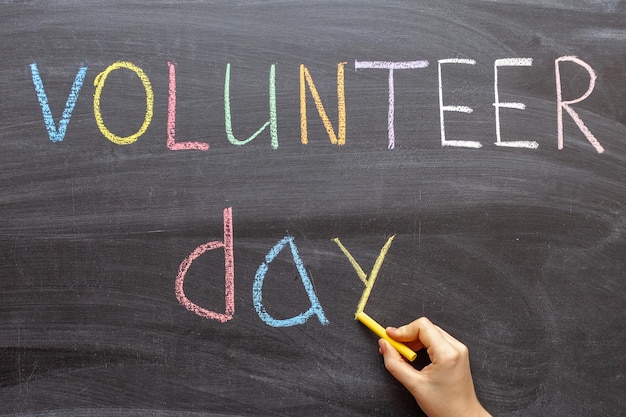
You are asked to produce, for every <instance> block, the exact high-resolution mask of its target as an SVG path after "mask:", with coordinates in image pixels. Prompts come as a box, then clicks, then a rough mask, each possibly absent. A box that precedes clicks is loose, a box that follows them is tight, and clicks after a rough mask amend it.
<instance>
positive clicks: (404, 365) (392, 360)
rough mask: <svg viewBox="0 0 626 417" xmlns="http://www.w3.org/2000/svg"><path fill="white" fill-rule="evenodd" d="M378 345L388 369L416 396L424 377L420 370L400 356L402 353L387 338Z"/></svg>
mask: <svg viewBox="0 0 626 417" xmlns="http://www.w3.org/2000/svg"><path fill="white" fill-rule="evenodd" d="M378 347H379V350H380V353H381V354H382V355H383V360H384V362H385V368H387V371H389V373H390V374H391V375H393V377H394V378H396V379H397V380H398V381H399V382H400V383H401V384H402V385H404V386H405V388H406V389H408V390H409V391H410V392H411V394H413V396H415V394H416V393H417V390H418V388H419V383H420V381H421V379H422V375H421V374H420V372H419V371H418V370H417V369H415V368H414V367H413V366H412V365H410V364H409V363H408V362H407V361H405V360H404V358H403V357H402V356H400V353H398V351H397V350H395V349H394V347H393V346H391V344H390V343H389V342H387V341H386V340H385V339H380V340H379V341H378Z"/></svg>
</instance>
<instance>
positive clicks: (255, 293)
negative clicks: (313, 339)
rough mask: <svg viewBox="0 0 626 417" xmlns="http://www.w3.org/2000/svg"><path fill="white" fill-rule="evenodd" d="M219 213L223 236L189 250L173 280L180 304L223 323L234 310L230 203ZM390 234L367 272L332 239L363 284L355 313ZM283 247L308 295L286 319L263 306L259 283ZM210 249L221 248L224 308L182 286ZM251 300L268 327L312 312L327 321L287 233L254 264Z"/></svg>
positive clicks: (297, 321)
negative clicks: (190, 294) (208, 304)
mask: <svg viewBox="0 0 626 417" xmlns="http://www.w3.org/2000/svg"><path fill="white" fill-rule="evenodd" d="M223 217H224V239H223V240H221V241H219V240H217V241H212V242H207V243H204V244H202V245H200V246H198V247H197V248H196V249H194V250H193V251H192V252H191V254H190V255H189V256H187V257H186V258H185V259H184V260H183V261H182V262H181V264H180V267H179V269H178V275H177V276H176V283H175V293H176V298H177V299H178V301H179V302H180V304H182V305H183V306H184V307H185V308H186V309H187V310H189V311H191V312H193V313H195V314H196V315H198V316H200V317H203V318H207V319H212V320H218V321H220V322H221V323H225V322H227V321H229V320H231V319H232V318H233V316H234V314H235V259H234V252H233V243H234V235H233V211H232V207H228V208H226V209H224V213H223ZM394 238H395V235H394V236H391V237H390V238H388V239H387V242H385V244H384V245H383V247H382V249H381V250H380V252H379V255H378V257H377V258H376V261H375V262H374V266H373V267H372V270H371V271H370V273H369V274H367V273H365V272H364V271H363V268H362V267H361V266H360V265H359V263H358V262H357V261H356V259H355V258H354V257H353V256H352V254H351V253H350V251H349V250H348V249H347V248H346V247H345V246H344V245H343V244H342V243H341V241H340V240H339V238H334V239H333V242H335V243H336V244H337V246H338V247H339V249H340V250H341V252H343V254H344V255H345V256H346V257H347V258H348V261H349V262H350V264H351V265H352V267H353V268H354V270H355V271H356V274H357V276H358V277H359V279H360V280H361V282H362V283H363V285H365V289H364V290H363V293H362V295H361V299H360V300H359V303H358V305H357V310H356V312H355V317H356V315H357V314H359V313H362V312H363V310H364V309H365V305H366V304H367V301H368V299H369V297H370V294H371V292H372V288H373V287H374V283H375V281H376V277H377V276H378V272H379V271H380V268H381V267H382V264H383V261H384V259H385V256H386V255H387V251H388V250H389V248H390V247H391V243H392V242H393V239H394ZM287 247H289V251H290V252H291V257H292V260H293V263H294V265H295V267H296V270H297V271H298V275H299V276H300V280H301V282H302V285H303V287H304V291H305V292H306V294H307V296H308V299H309V302H310V306H309V308H308V309H307V310H306V311H304V312H302V313H300V314H298V315H296V316H294V317H291V318H287V319H276V318H274V317H273V316H272V315H271V314H270V313H268V311H267V309H266V308H265V305H264V302H263V284H264V282H265V277H266V275H267V273H268V271H269V268H270V266H271V263H272V262H273V261H274V260H275V259H276V257H277V256H278V255H279V254H280V252H282V251H283V250H284V249H286V248H287ZM212 250H223V251H224V255H223V257H224V304H225V309H224V312H218V311H214V310H210V309H208V308H205V307H202V306H200V305H199V304H198V303H195V302H193V301H191V300H190V299H189V298H188V297H187V295H186V293H185V289H184V284H185V278H186V277H187V273H188V272H189V269H190V268H191V266H192V264H193V262H194V261H196V260H198V258H200V257H201V256H208V255H209V254H208V252H210V251H212ZM252 301H253V304H254V309H255V310H256V312H257V314H258V316H259V318H260V319H261V320H263V322H264V323H266V324H267V325H269V326H271V327H291V326H297V325H300V324H303V323H305V322H306V321H308V320H309V318H311V317H313V316H316V317H317V319H318V320H319V321H320V323H321V324H323V325H327V324H329V321H328V319H327V318H326V315H325V314H324V309H323V307H322V305H321V303H320V301H319V299H318V297H317V294H316V292H315V289H314V287H313V284H312V282H311V278H310V277H309V275H308V273H307V269H306V268H305V266H304V262H303V261H302V258H301V256H300V254H299V252H298V247H297V246H296V243H295V239H294V237H293V236H289V235H287V236H285V237H284V238H282V239H281V240H280V241H278V242H277V243H276V244H275V245H274V246H273V247H272V248H271V249H270V250H269V252H268V253H267V255H266V256H265V260H264V261H263V262H262V263H261V265H260V266H259V267H258V269H257V271H256V274H255V277H254V282H253V284H252Z"/></svg>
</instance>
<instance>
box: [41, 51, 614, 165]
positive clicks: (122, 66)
mask: <svg viewBox="0 0 626 417" xmlns="http://www.w3.org/2000/svg"><path fill="white" fill-rule="evenodd" d="M532 62H533V60H532V58H502V59H496V60H495V61H494V64H493V74H494V76H493V80H494V82H493V91H494V101H493V103H492V104H493V106H494V111H495V142H494V144H495V145H496V146H501V147H513V148H527V149H536V148H538V146H539V145H538V143H537V142H536V141H532V140H528V141H507V140H505V139H503V138H502V133H501V124H502V117H501V110H502V109H514V110H524V109H525V108H526V106H525V104H524V103H520V102H501V101H500V99H499V96H500V88H501V86H500V85H499V80H498V74H499V71H500V68H502V67H530V66H532ZM563 62H569V63H572V64H575V65H579V66H580V67H581V68H582V69H584V70H585V71H586V72H587V73H588V75H589V84H588V87H587V90H586V91H585V93H584V94H582V95H581V96H580V97H578V98H575V99H571V100H563V94H562V89H563V88H562V83H561V69H560V65H561V63H563ZM345 65H346V62H340V63H338V64H337V126H336V129H335V127H334V126H333V124H332V122H331V120H330V118H329V117H328V114H327V112H326V108H325V107H324V104H323V102H322V99H321V97H320V95H319V92H318V90H317V88H316V86H315V83H314V81H313V77H312V76H311V74H310V71H309V69H308V68H307V67H306V66H305V65H304V64H301V65H300V92H299V98H300V141H301V143H302V144H304V145H306V144H307V143H308V140H309V139H308V128H307V126H308V120H307V89H308V91H309V94H310V96H311V97H312V98H313V103H314V104H315V107H316V108H317V112H318V114H319V117H320V118H321V121H322V123H323V125H324V127H325V129H326V132H327V134H328V137H329V139H330V142H331V143H332V144H333V145H339V146H342V145H345V144H346V99H345V82H344V78H345V77H344V67H345ZM428 65H429V62H428V61H424V60H422V61H401V62H388V61H355V62H354V69H355V71H356V70H381V69H382V70H386V71H387V72H388V100H389V105H388V115H387V132H388V138H387V139H388V142H387V147H388V149H393V148H394V147H395V143H396V138H395V116H394V115H395V93H394V88H395V83H394V72H395V71H398V70H416V69H421V68H426V67H427V66H428ZM449 65H470V66H473V65H476V61H475V60H473V59H461V58H448V59H440V60H438V61H437V74H438V78H437V86H438V92H439V121H440V131H441V146H442V147H446V146H447V147H462V148H480V147H482V143H480V142H478V141H470V140H449V139H447V138H446V129H445V114H446V113H448V112H461V113H472V111H473V109H472V108H471V107H469V106H465V105H462V103H457V104H450V103H449V101H450V98H449V96H450V95H451V94H449V93H445V92H444V84H445V83H444V74H445V67H447V66H449ZM167 66H168V75H169V85H168V105H167V141H166V144H167V147H168V149H170V150H173V151H177V150H197V151H208V150H209V144H208V143H205V142H198V141H177V139H176V63H173V62H168V63H167ZM30 69H31V74H32V80H33V84H34V87H35V92H36V93H37V98H38V101H39V105H40V107H41V112H42V115H43V121H44V124H45V127H46V130H47V132H48V137H49V138H50V140H51V141H52V142H61V141H63V140H64V138H65V135H66V132H67V129H68V127H69V124H70V120H71V118H72V112H73V110H74V106H75V105H76V102H77V100H78V97H79V94H80V91H81V90H82V88H83V83H84V80H85V75H86V73H87V70H88V67H87V66H82V67H80V68H79V69H78V71H77V72H76V75H75V77H74V82H73V83H72V87H71V90H70V93H69V95H68V97H67V101H66V104H65V109H64V110H63V113H62V115H61V117H60V119H59V121H58V124H55V121H54V117H53V115H52V111H51V109H50V106H49V104H48V96H47V94H46V90H45V88H44V82H43V80H42V77H41V75H40V71H39V67H38V65H37V63H36V62H33V63H32V64H31V65H30ZM119 70H127V71H132V72H133V73H135V74H136V75H137V77H138V78H139V79H140V80H141V83H142V85H143V88H144V90H145V99H146V100H145V115H144V119H143V122H142V123H141V126H140V128H139V129H138V130H137V131H136V132H135V133H133V134H131V135H128V136H119V135H117V134H115V133H114V132H111V131H110V130H109V129H108V128H107V126H106V123H105V121H104V119H103V117H102V112H101V109H100V105H101V103H100V101H101V96H102V91H103V90H104V88H105V84H106V80H107V78H108V77H109V76H110V74H111V73H112V72H114V71H119ZM554 71H555V80H556V86H555V95H556V110H557V116H556V119H557V120H556V125H557V148H558V149H559V150H561V149H563V142H564V137H563V136H564V130H563V112H564V111H565V112H567V114H568V115H569V116H570V117H571V118H572V119H573V120H574V122H575V123H576V125H577V126H578V128H579V129H580V131H581V132H582V133H583V134H584V136H585V138H586V139H587V140H588V141H589V143H590V144H591V146H592V147H593V149H594V150H595V151H596V152H598V153H602V152H604V148H603V147H602V145H601V144H600V142H599V141H598V139H597V138H596V137H595V136H594V135H593V133H592V132H591V131H590V130H589V128H587V126H586V125H585V123H584V122H583V120H582V119H581V117H580V116H579V114H578V113H577V112H576V110H574V108H573V107H572V105H573V104H577V103H580V102H582V101H583V100H585V99H586V98H587V97H589V95H590V94H591V92H592V91H593V89H594V87H595V83H596V78H597V76H596V73H595V71H594V70H593V68H592V67H591V65H589V64H588V63H586V62H585V61H583V60H582V59H580V58H578V57H576V56H562V57H559V58H557V59H556V60H555V63H554ZM230 78H231V68H230V64H226V71H225V76H224V130H225V133H226V137H227V139H228V141H229V142H230V143H231V144H233V145H236V146H243V145H246V144H247V143H249V142H250V141H252V140H253V139H255V138H256V137H257V136H258V135H259V134H260V133H262V132H264V131H265V130H269V136H270V146H271V147H272V148H273V149H278V147H279V143H278V123H277V105H276V65H274V64H272V65H270V68H269V77H268V80H269V83H268V84H269V94H268V97H269V99H268V113H269V117H268V120H267V121H266V122H265V123H264V124H263V125H262V126H260V127H259V128H258V130H257V131H256V132H254V133H252V134H251V135H250V136H249V137H247V138H245V139H242V138H237V137H235V135H234V134H233V120H232V113H231V98H230ZM94 87H95V91H94V94H93V112H94V117H95V120H96V124H97V126H98V129H99V130H100V132H101V133H102V135H103V136H104V137H105V138H107V139H108V140H110V141H111V142H113V143H116V144H118V145H128V144H131V143H134V142H136V141H137V140H138V139H139V138H140V137H141V136H142V135H143V134H144V133H145V132H146V130H147V129H148V127H149V126H150V123H151V122H152V116H153V110H154V94H153V90H152V84H151V83H150V79H149V77H148V75H147V74H146V73H145V72H144V71H143V70H142V69H141V68H140V67H139V66H137V65H135V64H133V63H131V62H126V61H118V62H115V63H113V64H111V65H109V66H108V67H107V68H106V69H104V71H102V72H100V73H99V74H98V75H97V76H96V77H95V80H94Z"/></svg>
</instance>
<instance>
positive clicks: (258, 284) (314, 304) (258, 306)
mask: <svg viewBox="0 0 626 417" xmlns="http://www.w3.org/2000/svg"><path fill="white" fill-rule="evenodd" d="M287 244H289V247H290V248H291V256H292V257H293V262H294V263H295V264H296V268H297V269H298V274H299V275H300V278H301V279H302V285H304V289H305V290H306V293H307V295H308V296H309V301H310V302H311V307H310V308H309V309H308V310H307V311H305V312H304V313H301V314H299V315H297V316H295V317H292V318H290V319H284V320H279V319H275V318H273V317H272V316H270V315H269V314H268V312H267V311H266V310H265V307H264V306H263V295H262V292H263V280H264V279H265V274H266V273H267V270H268V269H269V264H270V263H271V262H272V261H273V260H274V259H275V258H276V256H278V254H279V253H280V251H281V250H283V248H284V247H285V246H286V245H287ZM252 298H253V299H254V308H255V310H256V312H257V314H258V315H259V317H260V318H261V320H263V321H264V322H265V323H266V324H268V325H269V326H272V327H290V326H296V325H298V324H303V323H304V322H306V321H307V320H308V319H309V317H311V316H312V315H313V314H315V315H317V318H318V319H319V321H320V322H321V323H322V324H328V320H327V319H326V316H325V315H324V310H323V309H322V306H321V305H320V302H319V300H318V299H317V296H316V295H315V290H314V289H313V284H311V280H310V279H309V276H308V275H307V273H306V268H305V267H304V264H303V262H302V259H300V255H298V249H297V248H296V244H295V243H294V242H293V237H292V236H286V237H285V238H283V240H281V241H280V242H278V243H277V244H276V245H274V247H273V248H272V249H270V251H269V252H268V254H267V255H266V256H265V262H263V263H262V264H261V265H260V266H259V269H257V271H256V275H255V277H254V284H253V286H252Z"/></svg>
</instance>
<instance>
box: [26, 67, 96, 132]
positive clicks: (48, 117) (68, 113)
mask: <svg viewBox="0 0 626 417" xmlns="http://www.w3.org/2000/svg"><path fill="white" fill-rule="evenodd" d="M30 72H31V73H32V75H33V84H35V92H36V93H37V98H38V99H39V105H40V106H41V113H42V114H43V122H44V123H45V125H46V129H47V130H48V137H50V140H51V141H52V142H61V141H63V138H65V131H66V130H67V125H69V124H70V118H71V117H72V111H73V110H74V106H75V105H76V100H78V93H79V92H80V89H81V88H82V86H83V81H85V74H86V73H87V67H80V69H79V70H78V72H77V73H76V77H74V83H73V84H72V90H71V91H70V94H69V96H67V102H66V103H65V110H63V116H61V120H60V121H59V128H58V129H57V128H56V126H55V125H54V119H53V118H52V111H51V110H50V105H49V104H48V96H47V95H46V90H44V88H43V81H41V76H40V75H39V69H38V68H37V63H36V62H33V63H32V64H30Z"/></svg>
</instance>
